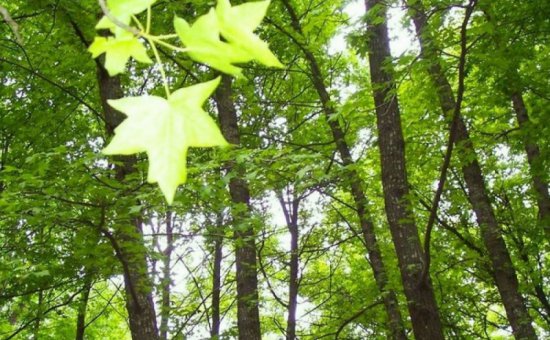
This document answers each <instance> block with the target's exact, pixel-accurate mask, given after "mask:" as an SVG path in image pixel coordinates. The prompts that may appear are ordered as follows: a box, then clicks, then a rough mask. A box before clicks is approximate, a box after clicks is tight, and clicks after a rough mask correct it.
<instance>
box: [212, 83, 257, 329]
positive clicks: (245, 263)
mask: <svg viewBox="0 0 550 340" xmlns="http://www.w3.org/2000/svg"><path fill="white" fill-rule="evenodd" d="M215 99H216V104H217V107H218V113H219V120H220V125H221V131H222V134H223V135H224V137H225V139H227V141H228V142H229V143H231V144H235V145H239V144H240V135H239V127H238V122H237V111H236V109H235V105H234V103H233V99H232V98H231V78H230V77H229V76H227V75H224V76H222V82H221V84H220V86H219V87H218V90H217V91H216V96H215ZM227 167H228V170H229V171H235V172H236V174H237V175H236V176H234V177H232V178H231V179H230V181H229V193H230V195H231V201H232V202H233V209H232V214H233V228H234V239H235V248H236V249H235V262H236V263H235V264H236V267H237V325H238V328H239V339H241V340H257V339H261V329H260V312H259V308H258V277H257V269H256V268H257V264H256V240H255V237H256V235H255V232H254V226H253V225H252V223H251V220H250V192H249V190H248V183H247V182H246V180H244V179H243V177H244V176H243V175H244V169H243V168H242V167H241V166H240V165H239V164H237V163H236V162H234V161H233V162H229V163H228V166H227Z"/></svg>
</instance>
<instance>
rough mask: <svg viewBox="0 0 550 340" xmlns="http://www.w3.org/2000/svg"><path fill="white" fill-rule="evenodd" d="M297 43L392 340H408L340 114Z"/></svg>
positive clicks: (293, 23)
mask: <svg viewBox="0 0 550 340" xmlns="http://www.w3.org/2000/svg"><path fill="white" fill-rule="evenodd" d="M282 2H283V5H284V6H285V8H286V9H287V12H288V14H289V16H290V18H291V26H292V28H293V29H294V30H295V31H296V33H298V34H300V35H303V32H302V28H301V25H300V20H299V18H298V16H297V14H296V12H295V11H294V8H293V7H292V5H291V4H290V2H289V1H288V0H282ZM295 43H296V44H297V45H298V47H299V48H300V49H301V50H302V52H303V53H304V56H305V58H306V61H307V62H308V64H309V68H310V71H311V81H312V83H313V85H314V87H315V89H316V91H317V94H318V95H319V99H320V101H321V105H322V108H323V113H324V115H325V119H326V121H327V123H328V125H329V127H330V130H331V133H332V136H333V138H334V142H335V143H336V148H337V150H338V153H339V154H340V157H341V158H342V163H343V165H344V167H345V168H346V170H345V171H346V177H347V179H348V180H349V185H350V189H351V193H352V196H353V200H354V203H355V208H356V210H357V216H358V218H359V224H360V227H361V232H362V234H363V238H364V241H365V246H366V248H367V253H368V257H369V263H370V265H371V268H372V271H373V274H374V279H375V281H376V285H377V287H378V289H379V290H380V294H382V296H384V307H385V309H386V313H387V315H388V328H389V333H390V334H389V335H390V338H392V339H406V338H407V337H406V335H405V326H404V325H403V321H402V317H401V312H400V310H399V303H398V302H397V297H396V294H395V291H394V290H392V289H390V288H388V275H387V271H386V268H385V266H384V262H383V259H382V253H381V251H380V247H379V245H378V241H377V238H376V234H375V231H374V224H373V222H372V220H371V218H370V216H369V212H368V209H367V205H368V200H367V196H366V194H365V191H364V189H363V183H362V180H361V178H360V177H359V174H358V173H357V171H356V170H354V169H353V165H354V164H355V162H354V160H353V158H352V156H351V152H350V147H349V145H348V144H347V142H346V139H345V133H344V131H343V130H342V127H341V126H340V123H339V122H338V121H337V120H335V119H334V117H333V115H334V114H335V113H336V111H335V109H334V106H333V103H332V102H331V98H330V94H329V93H328V91H327V88H326V86H325V83H324V77H323V74H322V72H321V69H320V67H319V64H318V62H317V59H316V57H315V55H314V54H313V53H312V52H311V51H310V50H309V49H307V47H306V46H304V45H303V44H302V43H300V42H299V41H295Z"/></svg>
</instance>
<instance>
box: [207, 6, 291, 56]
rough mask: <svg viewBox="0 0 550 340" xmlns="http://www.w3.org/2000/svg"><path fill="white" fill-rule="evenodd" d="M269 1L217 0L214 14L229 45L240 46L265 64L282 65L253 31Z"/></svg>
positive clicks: (264, 12)
mask: <svg viewBox="0 0 550 340" xmlns="http://www.w3.org/2000/svg"><path fill="white" fill-rule="evenodd" d="M269 3H270V0H265V1H253V2H247V3H244V4H242V5H238V6H231V3H230V2H229V0H218V4H217V6H216V14H217V17H218V22H219V25H220V32H221V35H222V36H223V37H224V38H225V39H226V40H227V41H228V42H229V43H230V44H231V45H234V46H237V47H239V48H241V49H242V50H243V51H246V52H247V53H248V54H249V55H250V56H251V57H252V59H255V60H257V61H258V62H260V63H262V64H264V65H266V66H272V67H283V65H282V64H281V62H280V61H279V60H278V59H277V57H276V56H275V55H274V54H273V53H272V52H271V51H270V50H269V45H268V44H267V43H266V42H265V41H263V40H262V39H260V37H258V36H257V35H255V34H254V32H253V31H254V30H255V29H256V27H258V26H259V25H260V23H261V22H262V20H263V18H264V17H265V14H266V12H267V7H268V6H269Z"/></svg>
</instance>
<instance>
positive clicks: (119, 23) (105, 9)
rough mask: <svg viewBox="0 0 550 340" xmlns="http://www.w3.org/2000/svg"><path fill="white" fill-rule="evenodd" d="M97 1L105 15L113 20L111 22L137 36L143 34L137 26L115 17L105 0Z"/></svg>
mask: <svg viewBox="0 0 550 340" xmlns="http://www.w3.org/2000/svg"><path fill="white" fill-rule="evenodd" d="M97 2H98V3H99V7H101V11H103V14H105V16H106V17H107V18H109V20H111V22H112V23H113V24H115V25H117V26H118V27H120V28H122V29H124V30H126V31H128V32H130V33H132V34H134V35H135V36H140V35H141V32H140V31H139V30H138V29H137V28H135V27H132V26H129V25H127V24H125V23H123V22H122V21H120V20H118V18H117V17H115V16H114V15H113V13H111V11H110V10H109V8H108V7H107V4H106V3H105V0H97Z"/></svg>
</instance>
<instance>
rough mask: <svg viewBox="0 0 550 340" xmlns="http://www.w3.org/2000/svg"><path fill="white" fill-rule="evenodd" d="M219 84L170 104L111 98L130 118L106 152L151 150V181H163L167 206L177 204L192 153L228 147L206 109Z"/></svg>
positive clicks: (179, 94)
mask: <svg viewBox="0 0 550 340" xmlns="http://www.w3.org/2000/svg"><path fill="white" fill-rule="evenodd" d="M219 82H220V78H219V77H218V78H216V79H214V80H211V81H209V82H205V83H201V84H198V85H194V86H190V87H186V88H182V89H179V90H177V91H175V92H174V93H173V94H172V95H171V96H170V97H169V98H168V100H166V99H164V98H161V97H156V96H141V97H128V98H122V99H116V100H109V105H111V106H112V107H113V108H115V109H117V110H119V111H121V112H123V113H124V114H126V115H127V116H128V118H127V119H126V120H125V121H123V122H122V124H120V125H119V126H118V127H117V128H116V129H115V137H114V138H113V140H112V141H111V143H110V144H109V145H108V146H107V147H106V148H105V149H103V153H104V154H107V155H113V154H122V155H129V154H134V153H137V152H143V151H146V152H147V156H148V157H149V171H148V177H147V180H148V181H149V182H150V183H157V182H158V184H159V186H160V189H161V191H162V193H163V194H164V196H165V198H166V200H167V201H168V204H172V202H173V200H174V195H175V193H176V188H177V187H178V185H179V184H182V183H184V182H185V180H186V178H187V167H186V157H187V149H188V148H189V147H210V146H226V145H228V143H227V142H226V140H225V138H224V137H223V136H222V134H221V132H220V130H219V128H218V126H217V125H216V123H215V122H214V120H213V119H212V118H211V117H210V116H209V115H208V113H206V112H205V111H204V110H203V109H202V108H201V107H202V105H203V103H204V101H205V100H206V99H207V98H208V97H209V96H210V95H211V94H212V92H214V90H215V89H216V87H217V86H218V84H219Z"/></svg>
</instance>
